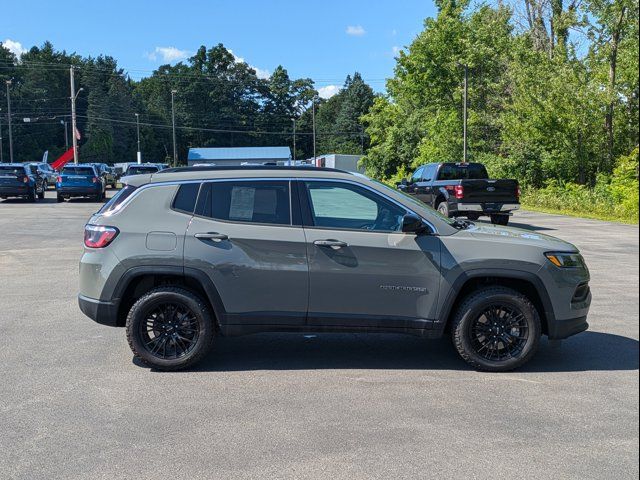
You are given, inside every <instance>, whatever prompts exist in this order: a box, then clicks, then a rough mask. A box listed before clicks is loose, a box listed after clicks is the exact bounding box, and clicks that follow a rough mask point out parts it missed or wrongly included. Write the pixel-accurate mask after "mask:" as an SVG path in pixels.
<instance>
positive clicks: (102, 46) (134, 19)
mask: <svg viewBox="0 0 640 480" xmlns="http://www.w3.org/2000/svg"><path fill="white" fill-rule="evenodd" d="M434 15H435V6H434V4H433V2H432V1H424V0H423V1H419V0H402V1H384V2H383V1H360V0H358V1H353V0H342V1H334V0H325V1H322V2H308V1H304V0H298V1H285V0H270V1H269V0H263V1H257V0H255V1H211V0H209V1H203V0H191V1H183V2H175V1H174V2H168V1H163V0H156V1H149V0H129V1H122V0H109V1H104V2H92V1H86V0H85V1H75V0H71V1H70V0H66V1H65V2H64V3H61V2H51V1H29V0H22V1H20V2H3V6H2V9H1V15H0V41H2V42H3V43H4V44H5V46H10V47H11V48H12V49H14V50H16V51H17V50H19V49H20V48H30V47H31V46H33V45H41V44H42V43H43V42H44V41H45V40H49V41H51V42H52V43H53V45H54V46H55V47H56V48H57V49H65V50H67V51H69V52H74V51H75V52H77V53H79V54H81V55H94V56H95V55H98V54H108V55H111V56H113V57H115V58H116V59H117V60H118V63H119V65H120V66H122V67H123V68H125V69H126V70H128V71H129V72H130V74H131V76H132V77H133V78H140V77H141V76H146V75H148V74H149V73H150V71H152V70H153V69H154V68H156V67H157V66H158V65H160V64H162V63H167V62H170V63H174V62H176V61H179V60H180V59H182V58H184V57H186V56H188V55H189V54H191V53H192V52H193V51H195V50H196V49H197V48H198V47H199V46H200V45H206V46H208V47H209V46H212V45H215V44H218V43H223V44H224V45H225V46H226V47H227V48H229V49H231V50H232V51H233V53H234V54H235V55H236V56H237V57H239V58H242V59H244V61H246V62H247V63H249V64H250V65H252V66H253V67H254V68H256V69H257V70H258V72H259V73H260V74H261V75H268V73H269V72H272V71H273V69H274V68H275V67H276V66H277V65H279V64H282V65H284V67H285V68H287V69H288V71H289V74H290V75H291V76H292V77H296V78H297V77H311V78H313V79H314V80H315V81H316V86H317V87H318V88H322V93H323V94H324V95H325V96H328V95H329V94H331V93H332V92H334V91H335V90H336V87H337V86H339V85H341V84H342V82H343V81H344V78H345V77H346V75H347V74H349V73H353V72H354V71H359V72H360V73H361V74H362V76H363V77H364V78H365V79H366V80H367V81H368V82H369V83H370V84H371V86H372V87H373V88H374V89H375V90H377V91H381V90H383V89H384V79H385V78H388V77H389V76H391V75H392V74H393V67H394V63H395V62H394V55H395V54H396V52H397V50H398V49H399V48H402V47H403V46H406V45H408V44H409V43H411V41H412V39H413V38H414V37H415V36H416V34H418V33H419V32H420V31H421V30H422V26H423V21H424V19H425V18H426V17H429V16H434Z"/></svg>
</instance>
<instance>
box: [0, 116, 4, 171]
mask: <svg viewBox="0 0 640 480" xmlns="http://www.w3.org/2000/svg"><path fill="white" fill-rule="evenodd" d="M0 163H4V159H3V158H2V109H1V108H0Z"/></svg>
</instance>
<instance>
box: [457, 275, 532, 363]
mask: <svg viewBox="0 0 640 480" xmlns="http://www.w3.org/2000/svg"><path fill="white" fill-rule="evenodd" d="M452 321H453V323H452V327H451V332H452V337H453V343H454V345H455V347H456V349H457V350H458V353H459V354H460V356H461V357H462V358H463V359H464V360H465V361H466V362H467V363H469V364H470V365H472V366H473V367H474V368H476V369H478V370H484V371H488V372H504V371H509V370H513V369H515V368H518V367H520V366H521V365H523V364H525V363H526V362H527V361H529V360H530V359H531V357H532V356H533V355H534V354H535V352H536V350H537V348H538V344H539V343H540V334H541V326H540V316H539V315H538V311H537V310H536V308H535V306H534V305H533V304H532V303H531V301H530V300H529V299H528V298H527V297H525V296H524V295H522V294H521V293H519V292H517V291H515V290H512V289H510V288H506V287H497V286H496V287H486V288H482V289H480V290H477V291H476V292H474V293H472V294H470V295H469V296H468V297H467V298H466V299H465V300H464V301H463V302H462V304H461V305H460V307H458V310H457V311H456V314H455V316H454V318H453V320H452Z"/></svg>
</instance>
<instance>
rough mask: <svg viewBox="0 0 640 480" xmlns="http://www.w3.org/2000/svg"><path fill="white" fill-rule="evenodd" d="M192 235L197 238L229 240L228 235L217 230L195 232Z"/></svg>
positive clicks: (215, 240) (218, 240)
mask: <svg viewBox="0 0 640 480" xmlns="http://www.w3.org/2000/svg"><path fill="white" fill-rule="evenodd" d="M194 237H196V238H197V239H199V240H213V241H214V242H221V241H222V240H229V236H228V235H225V234H224V233H218V232H207V233H196V234H195V235H194Z"/></svg>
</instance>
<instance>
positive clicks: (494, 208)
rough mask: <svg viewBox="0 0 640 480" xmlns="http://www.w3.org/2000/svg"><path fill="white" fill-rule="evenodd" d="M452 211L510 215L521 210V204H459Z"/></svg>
mask: <svg viewBox="0 0 640 480" xmlns="http://www.w3.org/2000/svg"><path fill="white" fill-rule="evenodd" d="M453 207H454V208H452V210H454V211H457V212H477V213H489V214H490V213H501V212H502V213H508V212H511V211H513V210H518V209H520V204H519V203H491V204H488V203H458V204H455V205H454V206H453Z"/></svg>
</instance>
